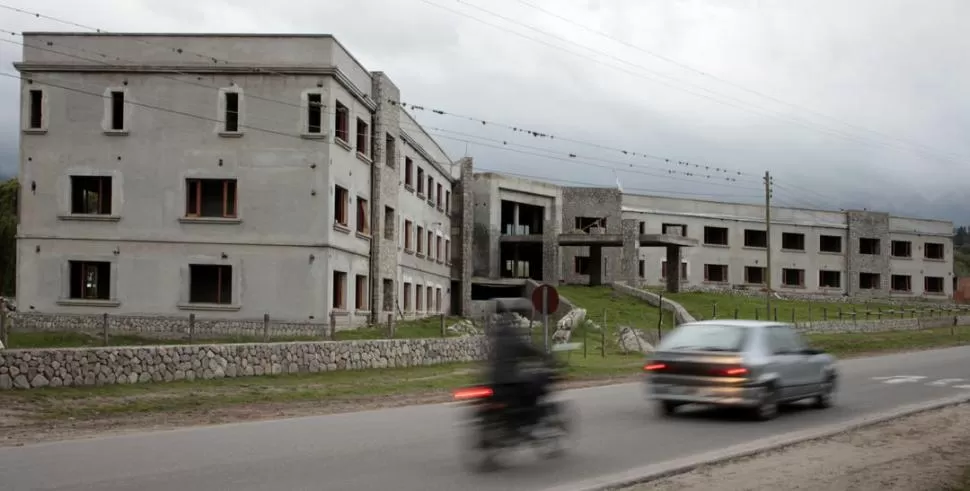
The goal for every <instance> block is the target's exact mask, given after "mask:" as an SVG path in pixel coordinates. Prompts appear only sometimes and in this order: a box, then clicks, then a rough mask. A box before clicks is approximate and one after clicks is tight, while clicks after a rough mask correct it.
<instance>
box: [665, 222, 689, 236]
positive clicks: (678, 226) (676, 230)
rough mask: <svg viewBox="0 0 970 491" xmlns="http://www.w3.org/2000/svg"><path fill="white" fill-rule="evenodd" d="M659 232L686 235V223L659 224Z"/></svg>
mask: <svg viewBox="0 0 970 491" xmlns="http://www.w3.org/2000/svg"><path fill="white" fill-rule="evenodd" d="M660 233H662V234H664V235H682V236H684V237H687V225H684V224H683V223H664V224H661V225H660Z"/></svg>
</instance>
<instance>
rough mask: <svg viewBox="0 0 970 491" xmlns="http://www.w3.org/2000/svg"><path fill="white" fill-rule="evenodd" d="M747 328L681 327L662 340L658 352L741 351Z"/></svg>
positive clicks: (705, 325)
mask: <svg viewBox="0 0 970 491" xmlns="http://www.w3.org/2000/svg"><path fill="white" fill-rule="evenodd" d="M747 337H748V328H746V327H738V326H724V325H718V324H704V325H693V326H692V325H683V326H680V327H678V328H677V329H674V330H673V331H671V332H670V334H668V335H667V336H665V337H664V338H663V341H661V342H660V345H659V346H657V349H658V350H698V351H741V349H742V348H743V347H744V343H745V341H746V340H747Z"/></svg>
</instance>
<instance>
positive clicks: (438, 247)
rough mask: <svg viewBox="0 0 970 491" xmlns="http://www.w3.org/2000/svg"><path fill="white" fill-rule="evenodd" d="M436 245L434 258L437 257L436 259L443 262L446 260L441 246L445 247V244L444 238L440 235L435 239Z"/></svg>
mask: <svg viewBox="0 0 970 491" xmlns="http://www.w3.org/2000/svg"><path fill="white" fill-rule="evenodd" d="M434 244H435V253H434V257H435V259H437V260H439V261H441V260H443V259H444V255H442V253H441V246H442V245H444V244H443V242H442V238H441V236H440V235H439V236H437V237H435V238H434Z"/></svg>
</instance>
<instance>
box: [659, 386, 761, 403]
mask: <svg viewBox="0 0 970 491" xmlns="http://www.w3.org/2000/svg"><path fill="white" fill-rule="evenodd" d="M764 393H765V390H764V387H761V386H750V385H745V386H723V385H720V386H717V385H681V384H664V383H650V384H648V385H647V395H648V397H649V398H650V399H653V400H657V401H670V402H682V403H686V404H709V405H715V406H737V407H755V406H757V405H758V404H760V402H761V399H762V397H764Z"/></svg>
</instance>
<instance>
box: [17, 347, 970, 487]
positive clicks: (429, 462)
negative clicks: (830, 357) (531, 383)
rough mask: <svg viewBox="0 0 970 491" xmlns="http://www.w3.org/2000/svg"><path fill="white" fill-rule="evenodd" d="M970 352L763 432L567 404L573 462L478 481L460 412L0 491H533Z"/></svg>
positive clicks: (655, 456)
mask: <svg viewBox="0 0 970 491" xmlns="http://www.w3.org/2000/svg"><path fill="white" fill-rule="evenodd" d="M968 362H970V347H964V348H951V349H944V350H934V351H923V352H915V353H906V354H898V355H890V356H882V357H876V358H861V359H855V360H846V361H842V362H840V365H841V370H842V384H841V387H840V391H839V394H838V397H837V402H836V406H835V407H833V408H831V409H826V410H813V409H795V410H791V411H787V412H785V413H783V414H782V415H781V416H780V417H779V418H778V419H776V420H773V421H769V422H764V423H758V422H750V421H744V420H743V419H741V418H736V417H729V416H724V415H723V414H718V413H711V412H697V413H688V414H684V415H682V416H678V417H676V418H674V419H661V418H659V417H657V416H656V415H655V413H654V411H653V407H652V406H651V405H649V404H648V403H647V402H646V400H645V397H644V390H643V387H642V385H641V384H624V385H615V386H608V387H599V388H591V389H580V390H575V391H569V392H565V393H563V397H565V398H567V399H569V400H572V401H573V402H574V403H575V404H574V407H575V409H576V410H577V411H578V413H579V417H580V421H579V425H580V427H579V432H580V433H579V435H578V436H579V440H578V445H577V447H576V448H575V449H574V450H573V452H571V453H570V454H569V455H567V456H564V457H562V458H559V459H556V460H548V461H543V460H539V459H536V458H535V457H534V454H532V453H531V452H528V451H526V452H522V455H521V458H520V459H517V462H516V465H515V466H514V467H512V468H510V469H507V470H504V471H502V472H500V473H497V474H489V475H475V474H469V473H468V472H466V471H465V470H464V468H463V467H461V465H460V462H459V460H458V458H457V457H456V452H457V449H458V445H459V437H460V433H459V432H458V428H457V427H456V425H457V424H459V422H460V421H461V416H462V414H463V410H462V409H461V408H459V407H456V406H454V405H450V404H444V405H434V406H413V407H406V408H398V409H388V410H380V411H367V412H359V413H349V414H337V415H329V416H319V417H308V418H298V419H289V420H279V421H265V422H255V423H240V424H230V425H222V426H211V427H201V428H188V429H182V430H175V431H163V432H156V433H143V434H135V435H124V436H115V437H105V438H98V439H88V440H77V441H68V442H60V443H45V444H38V445H31V446H25V447H14V448H0V489H3V490H5V491H19V490H98V491H117V490H137V491H159V490H178V491H194V490H216V489H218V490H233V491H249V490H253V491H256V490H260V491H263V490H269V489H274V490H287V491H294V490H313V491H320V490H327V491H330V490H395V491H427V490H442V491H444V490H459V489H460V490H464V491H484V490H511V489H522V490H536V489H542V488H545V487H551V486H555V485H562V484H568V483H570V482H574V481H579V480H584V479H589V478H594V477H597V476H600V475H606V474H610V473H614V472H621V471H624V470H627V469H631V468H634V467H639V466H644V465H647V464H651V463H658V462H661V461H664V460H669V459H675V458H680V457H687V456H690V455H692V454H695V453H701V452H705V451H709V450H713V449H717V448H722V447H727V446H730V445H734V444H739V443H744V442H746V441H750V440H754V439H757V438H762V437H766V436H771V435H775V434H780V433H785V432H789V431H795V430H803V429H806V428H809V427H812V426H818V425H825V424H830V423H836V422H840V421H844V420H848V419H852V418H856V417H859V416H862V415H865V414H867V413H874V412H880V411H883V410H887V409H892V408H894V407H897V406H902V405H906V404H912V403H918V402H923V401H928V400H933V399H938V398H942V397H949V396H953V395H954V394H955V391H967V390H970V368H968V367H970V363H968Z"/></svg>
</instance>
